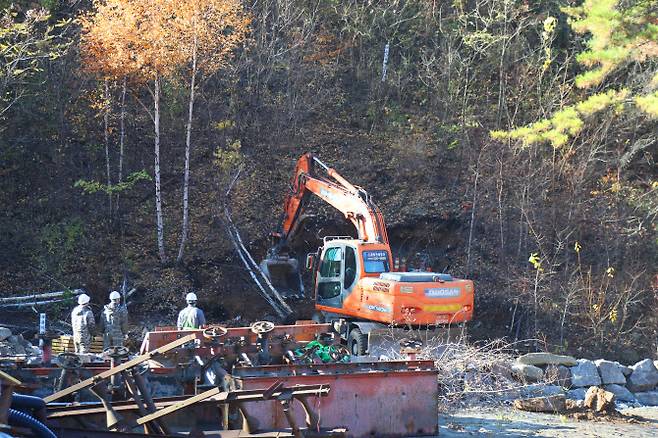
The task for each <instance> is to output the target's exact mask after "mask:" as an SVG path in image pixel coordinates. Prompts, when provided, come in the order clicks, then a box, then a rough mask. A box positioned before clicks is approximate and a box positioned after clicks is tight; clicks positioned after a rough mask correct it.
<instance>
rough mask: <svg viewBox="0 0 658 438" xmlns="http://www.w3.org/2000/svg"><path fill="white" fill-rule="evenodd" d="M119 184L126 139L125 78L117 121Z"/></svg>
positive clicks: (121, 179) (121, 177)
mask: <svg viewBox="0 0 658 438" xmlns="http://www.w3.org/2000/svg"><path fill="white" fill-rule="evenodd" d="M119 123H120V127H119V129H120V134H119V182H122V181H123V146H124V142H125V139H126V78H123V86H122V87H121V115H120V119H119Z"/></svg>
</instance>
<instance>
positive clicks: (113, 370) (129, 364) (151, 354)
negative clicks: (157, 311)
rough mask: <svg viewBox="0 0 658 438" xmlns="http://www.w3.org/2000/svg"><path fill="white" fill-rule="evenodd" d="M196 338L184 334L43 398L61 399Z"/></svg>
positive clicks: (48, 400)
mask: <svg viewBox="0 0 658 438" xmlns="http://www.w3.org/2000/svg"><path fill="white" fill-rule="evenodd" d="M194 339H196V336H195V335H187V336H184V337H182V338H180V339H177V340H175V341H174V342H170V343H169V344H167V345H163V346H162V347H160V348H158V349H156V350H153V351H150V352H148V353H146V354H142V355H141V356H137V357H136V358H134V359H132V360H129V361H128V362H125V363H122V364H121V365H119V366H116V367H114V368H111V369H109V370H107V371H103V372H102V373H100V374H97V375H95V376H93V377H90V378H89V379H87V380H83V381H82V382H80V383H76V384H75V385H73V386H69V387H68V388H66V389H63V390H61V391H59V392H56V393H55V394H51V395H49V396H48V397H46V398H44V399H43V400H44V401H45V402H46V403H50V402H53V401H55V400H59V399H60V398H62V397H65V396H67V395H69V394H73V393H74V392H76V391H80V390H81V389H85V388H88V387H90V386H93V385H95V384H96V383H98V382H99V381H101V380H103V379H107V378H108V377H111V376H113V375H115V374H117V373H120V372H121V371H125V370H127V369H130V368H132V367H134V366H136V365H139V364H141V363H142V362H145V361H147V360H149V359H151V358H153V357H155V356H159V355H161V354H164V353H166V352H168V351H170V350H173V349H174V348H177V347H180V346H181V345H183V344H187V343H188V342H190V341H193V340H194Z"/></svg>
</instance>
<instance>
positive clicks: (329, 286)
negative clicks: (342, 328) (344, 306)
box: [318, 247, 343, 305]
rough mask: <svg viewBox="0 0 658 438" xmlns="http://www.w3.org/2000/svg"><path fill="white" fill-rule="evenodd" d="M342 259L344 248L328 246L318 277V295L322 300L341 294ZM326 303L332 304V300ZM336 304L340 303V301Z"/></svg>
mask: <svg viewBox="0 0 658 438" xmlns="http://www.w3.org/2000/svg"><path fill="white" fill-rule="evenodd" d="M342 261H343V250H342V249H341V248H340V247H334V248H328V249H327V250H326V251H325V253H324V257H323V258H322V263H321V264H320V278H319V279H318V280H319V281H318V296H319V298H320V299H321V300H331V299H332V298H336V297H339V296H340V293H341V282H340V269H341V264H342ZM332 301H333V300H332ZM326 304H328V305H332V304H331V302H329V303H326ZM335 304H339V302H336V303H335Z"/></svg>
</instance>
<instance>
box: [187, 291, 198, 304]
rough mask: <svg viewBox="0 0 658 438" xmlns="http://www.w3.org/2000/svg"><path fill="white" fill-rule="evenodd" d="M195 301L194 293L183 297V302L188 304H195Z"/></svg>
mask: <svg viewBox="0 0 658 438" xmlns="http://www.w3.org/2000/svg"><path fill="white" fill-rule="evenodd" d="M196 300H197V299H196V294H195V293H194V292H190V293H189V294H187V295H185V301H187V302H188V303H189V302H190V301H194V302H196Z"/></svg>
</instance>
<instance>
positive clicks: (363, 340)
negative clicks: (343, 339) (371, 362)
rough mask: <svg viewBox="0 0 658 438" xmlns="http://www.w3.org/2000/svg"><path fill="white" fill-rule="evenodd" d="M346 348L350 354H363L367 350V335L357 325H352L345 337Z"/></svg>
mask: <svg viewBox="0 0 658 438" xmlns="http://www.w3.org/2000/svg"><path fill="white" fill-rule="evenodd" d="M347 349H348V350H349V351H350V354H351V355H352V356H365V354H366V352H367V351H368V336H367V335H364V334H363V333H362V332H361V329H359V328H358V327H354V328H353V329H352V330H350V335H349V336H348V337H347Z"/></svg>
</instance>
